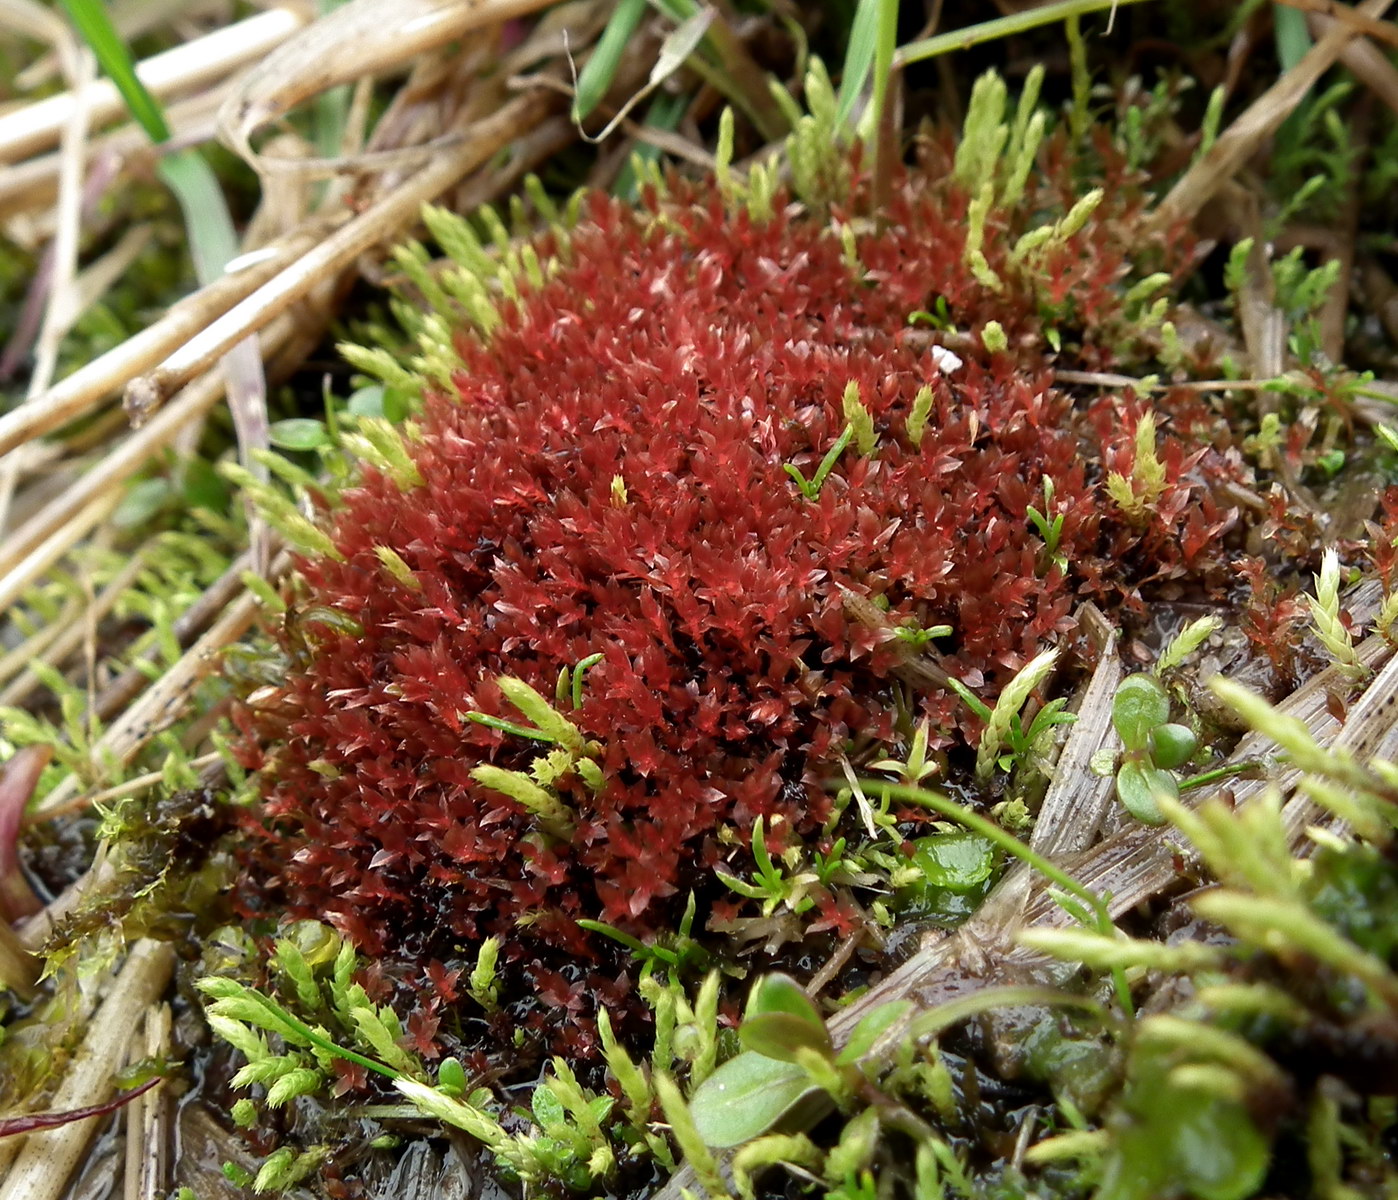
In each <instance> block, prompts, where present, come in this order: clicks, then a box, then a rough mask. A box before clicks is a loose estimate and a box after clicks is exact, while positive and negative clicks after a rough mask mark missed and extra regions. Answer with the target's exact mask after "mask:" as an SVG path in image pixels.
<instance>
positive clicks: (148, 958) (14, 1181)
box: [0, 938, 175, 1200]
mask: <svg viewBox="0 0 1398 1200" xmlns="http://www.w3.org/2000/svg"><path fill="white" fill-rule="evenodd" d="M174 962H175V951H174V947H173V946H171V945H169V944H168V943H165V942H155V941H151V940H149V939H145V938H143V939H142V940H140V941H138V942H136V943H135V944H134V945H133V946H132V947H131V950H130V952H129V953H128V954H127V957H126V961H125V963H124V964H123V965H122V967H121V970H120V972H118V974H117V976H116V981H115V983H114V984H113V986H112V990H111V991H110V992H109V993H108V995H107V998H106V999H105V1000H104V1001H103V1002H102V1007H101V1008H99V1009H98V1010H97V1014H96V1016H94V1017H93V1019H92V1022H91V1024H90V1025H89V1026H88V1028H87V1033H86V1035H85V1036H84V1038H83V1042H82V1045H81V1046H80V1047H79V1048H78V1052H77V1054H76V1055H75V1056H74V1058H73V1061H72V1064H71V1065H70V1067H69V1068H68V1071H67V1074H66V1075H65V1076H64V1078H63V1082H62V1083H61V1084H60V1085H59V1088H58V1091H57V1093H56V1094H55V1095H54V1096H53V1098H52V1100H50V1101H49V1107H50V1108H51V1109H53V1110H54V1111H63V1110H65V1109H71V1108H81V1107H84V1106H86V1105H91V1104H100V1103H102V1102H103V1101H105V1100H107V1099H108V1098H110V1097H111V1095H112V1093H113V1090H114V1087H113V1084H112V1074H113V1072H115V1071H116V1070H117V1069H118V1068H120V1066H121V1064H122V1062H123V1060H124V1058H125V1056H126V1050H127V1047H128V1045H129V1044H130V1042H131V1036H132V1033H133V1031H134V1030H136V1029H138V1028H139V1027H140V1019H141V1015H142V1013H143V1012H145V1011H146V1009H148V1008H149V1007H150V1005H152V1004H153V1003H155V1001H156V1000H158V999H159V997H160V996H161V994H162V993H163V992H164V991H165V988H166V986H167V985H168V984H169V982H170V973H171V970H172V969H173V967H174ZM101 1124H102V1118H101V1117H89V1118H88V1119H87V1120H85V1121H75V1122H73V1123H72V1124H69V1125H63V1126H60V1127H59V1128H57V1129H48V1130H44V1131H43V1132H41V1133H31V1134H29V1135H28V1136H27V1137H26V1138H25V1139H24V1145H23V1147H22V1148H21V1149H20V1151H19V1155H18V1157H17V1158H16V1159H15V1162H14V1165H13V1166H12V1167H11V1168H10V1171H9V1173H8V1174H7V1175H6V1176H5V1180H4V1183H3V1184H0V1200H59V1197H60V1196H62V1195H63V1194H64V1193H65V1191H66V1189H67V1186H68V1178H69V1176H70V1175H71V1174H72V1173H73V1170H74V1168H75V1167H76V1166H77V1165H78V1163H79V1162H81V1161H82V1158H83V1156H84V1155H85V1154H86V1153H87V1151H88V1146H89V1145H90V1144H91V1142H92V1139H93V1137H94V1136H95V1135H96V1133H97V1130H98V1128H99V1127H100V1126H101Z"/></svg>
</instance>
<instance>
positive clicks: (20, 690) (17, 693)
mask: <svg viewBox="0 0 1398 1200" xmlns="http://www.w3.org/2000/svg"><path fill="white" fill-rule="evenodd" d="M145 565H146V563H145V559H144V557H143V556H142V555H141V554H140V553H137V554H135V555H133V556H132V557H131V560H130V561H129V562H128V563H126V565H125V566H123V567H122V568H121V570H120V571H118V572H117V573H116V574H115V575H114V576H113V577H112V579H111V582H110V583H108V584H107V586H106V587H104V588H103V589H102V591H101V594H100V595H98V596H97V597H96V598H95V599H94V600H93V602H92V603H91V604H90V605H89V604H84V603H83V601H82V600H79V599H77V598H76V597H74V598H73V599H71V600H70V601H69V602H68V603H67V604H65V605H64V606H63V611H62V613H60V614H59V616H58V618H57V619H56V620H55V621H53V623H52V624H50V625H47V626H45V627H44V628H43V629H40V630H39V631H38V632H36V633H35V634H34V635H33V636H32V637H28V638H25V640H24V641H23V642H21V643H20V644H19V645H18V646H16V647H15V648H14V649H13V650H11V651H10V652H9V653H8V654H6V655H4V656H3V657H0V683H3V682H4V681H5V680H9V681H10V682H9V684H8V685H7V686H6V687H5V689H4V690H3V691H0V708H3V707H6V706H9V705H15V704H21V703H23V702H24V701H25V700H26V699H27V698H28V696H29V693H30V692H31V691H33V690H34V689H35V688H38V687H40V686H41V684H40V683H39V678H38V676H37V675H35V674H34V671H33V664H34V663H35V662H38V661H45V662H49V663H51V664H53V665H55V666H58V665H59V664H61V663H62V662H64V660H66V659H67V658H68V656H69V655H70V654H73V653H74V652H75V651H76V650H78V649H79V648H80V647H81V646H82V643H83V640H84V639H85V638H86V636H87V631H88V628H89V627H90V626H91V625H95V624H96V623H97V622H98V621H101V620H102V619H103V618H104V617H105V616H106V615H107V614H108V613H109V612H111V610H112V608H113V607H114V606H115V605H116V602H117V601H118V600H120V599H121V597H122V595H123V594H124V593H125V592H126V589H127V588H129V587H130V586H131V585H132V584H133V583H135V582H136V577H137V576H138V575H139V574H140V573H141V571H142V569H143V568H144V567H145Z"/></svg>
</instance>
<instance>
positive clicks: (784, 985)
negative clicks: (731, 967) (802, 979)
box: [743, 971, 829, 1045]
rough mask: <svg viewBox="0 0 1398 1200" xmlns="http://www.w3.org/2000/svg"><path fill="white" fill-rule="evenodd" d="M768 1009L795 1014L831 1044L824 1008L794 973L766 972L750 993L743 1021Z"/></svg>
mask: <svg viewBox="0 0 1398 1200" xmlns="http://www.w3.org/2000/svg"><path fill="white" fill-rule="evenodd" d="M766 1013H786V1014H787V1015H788V1016H791V1017H795V1018H797V1019H798V1020H800V1021H802V1022H804V1023H805V1024H806V1025H807V1026H808V1027H809V1028H810V1029H812V1030H815V1031H818V1032H819V1035H820V1036H821V1037H825V1038H826V1044H827V1045H828V1044H829V1037H828V1035H827V1034H826V1032H825V1021H824V1020H823V1019H822V1018H821V1015H820V1012H819V1011H818V1010H817V1008H816V1006H815V1004H814V1003H813V1002H812V1000H811V998H810V997H809V996H808V995H806V992H805V989H804V988H802V986H801V985H800V984H799V983H797V982H796V980H794V979H792V978H791V976H790V975H783V974H782V973H781V972H780V971H774V972H772V973H771V974H769V975H763V976H762V977H761V978H760V979H758V980H757V982H755V983H754V984H753V985H752V991H751V992H749V993H748V1006H747V1009H746V1010H745V1011H744V1013H743V1023H744V1024H746V1023H747V1022H748V1021H750V1020H752V1019H753V1018H754V1017H760V1016H763V1015H764V1014H766Z"/></svg>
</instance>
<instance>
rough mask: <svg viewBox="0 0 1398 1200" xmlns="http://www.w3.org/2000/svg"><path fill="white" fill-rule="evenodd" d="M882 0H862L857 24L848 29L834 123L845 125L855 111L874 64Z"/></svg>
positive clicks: (855, 15)
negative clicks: (846, 48) (847, 47)
mask: <svg viewBox="0 0 1398 1200" xmlns="http://www.w3.org/2000/svg"><path fill="white" fill-rule="evenodd" d="M881 3H882V0H859V7H858V8H857V9H856V10H855V13H854V24H853V25H852V26H851V27H850V31H849V49H848V50H846V51H845V68H844V71H843V72H841V74H840V101H839V104H838V105H837V106H836V108H835V124H836V125H837V126H839V127H840V128H843V127H844V126H845V124H846V122H848V121H849V118H850V114H851V113H852V112H854V106H855V103H856V102H857V101H858V99H859V93H860V92H861V91H863V90H864V83H865V81H866V80H867V79H868V78H869V72H870V70H871V69H872V68H873V66H874V48H875V46H876V44H877V42H878V32H879V6H880V4H881Z"/></svg>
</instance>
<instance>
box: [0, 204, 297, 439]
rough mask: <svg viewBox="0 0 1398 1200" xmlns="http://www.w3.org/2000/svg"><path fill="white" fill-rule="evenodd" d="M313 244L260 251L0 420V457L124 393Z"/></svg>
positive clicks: (288, 241) (292, 239)
mask: <svg viewBox="0 0 1398 1200" xmlns="http://www.w3.org/2000/svg"><path fill="white" fill-rule="evenodd" d="M314 240H315V236H314V233H313V232H312V231H311V230H303V231H299V232H298V233H296V234H295V235H293V236H291V237H289V238H287V239H286V240H285V241H283V242H281V243H278V244H277V245H274V246H269V247H267V248H266V249H265V250H263V251H261V252H259V256H258V257H257V258H256V259H252V258H251V257H249V258H248V259H246V264H247V265H245V266H242V267H241V268H240V269H237V270H234V271H232V272H231V273H229V274H227V275H225V276H224V277H223V278H222V279H219V280H218V281H217V282H215V283H211V284H209V286H208V287H204V288H201V289H200V290H199V291H197V292H195V293H193V294H192V295H190V296H187V297H185V298H184V299H183V300H181V301H180V302H179V303H178V304H175V305H174V306H172V307H171V309H170V311H169V312H167V313H166V314H165V315H164V316H163V317H161V318H160V320H158V321H156V322H155V323H154V324H152V325H149V326H147V327H146V328H145V329H143V330H141V331H140V332H139V333H136V334H134V335H132V336H131V337H129V338H127V339H126V341H124V342H122V344H121V345H120V346H117V347H115V348H114V349H112V350H109V351H108V352H107V353H106V354H104V355H102V356H101V357H100V358H97V359H94V360H93V361H92V362H90V363H88V364H87V366H85V367H80V368H78V370H76V371H74V372H73V374H71V375H69V376H68V377H67V378H66V379H61V380H59V381H58V383H56V384H54V386H53V387H51V388H50V389H49V390H48V392H46V393H45V394H44V395H42V396H39V397H37V398H36V399H35V400H34V401H33V402H31V403H29V404H26V405H23V406H22V407H20V408H18V409H16V410H15V411H14V412H10V413H6V414H5V415H4V416H0V454H5V453H8V452H9V451H11V450H13V449H14V448H15V447H16V446H19V445H22V444H23V443H24V442H27V441H29V440H30V439H32V438H36V437H39V436H41V435H43V434H45V433H48V432H50V431H51V430H54V429H57V428H58V427H59V426H61V425H65V424H67V423H68V422H69V421H72V420H74V419H75V418H77V417H80V416H82V415H83V414H84V413H86V412H89V411H90V410H91V409H93V408H94V407H96V406H97V405H98V404H100V403H101V402H102V401H103V400H105V399H106V398H107V397H108V396H110V395H112V394H113V393H115V392H119V391H120V390H121V388H122V387H123V386H125V384H126V383H127V382H128V381H129V380H130V379H131V378H132V377H133V376H135V375H136V374H138V373H139V372H141V371H144V370H146V369H147V368H148V367H150V366H151V365H153V364H154V363H157V362H159V361H160V359H161V357H162V356H163V355H166V354H169V353H170V351H171V350H172V349H174V348H175V347H176V346H178V345H180V344H181V343H182V342H184V341H186V340H187V339H189V338H190V337H192V336H193V335H194V334H195V333H196V332H198V331H199V330H200V329H202V328H204V326H205V325H207V324H208V323H209V322H210V321H211V320H213V318H214V317H215V316H216V315H218V314H219V313H223V312H226V311H227V310H228V309H229V308H230V307H231V306H232V305H233V304H235V303H237V302H238V301H239V300H241V299H242V298H243V297H244V296H247V295H248V294H249V293H250V292H252V291H254V290H255V289H256V288H258V287H259V286H261V285H262V284H264V283H266V282H267V280H269V279H271V278H272V277H273V276H274V275H276V273H277V272H278V271H280V270H281V269H282V268H283V267H284V266H286V264H287V263H289V262H293V261H295V260H296V259H297V258H298V257H299V256H300V255H302V254H303V253H304V252H305V251H306V249H307V247H308V246H310V245H312V244H313V243H314Z"/></svg>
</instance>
